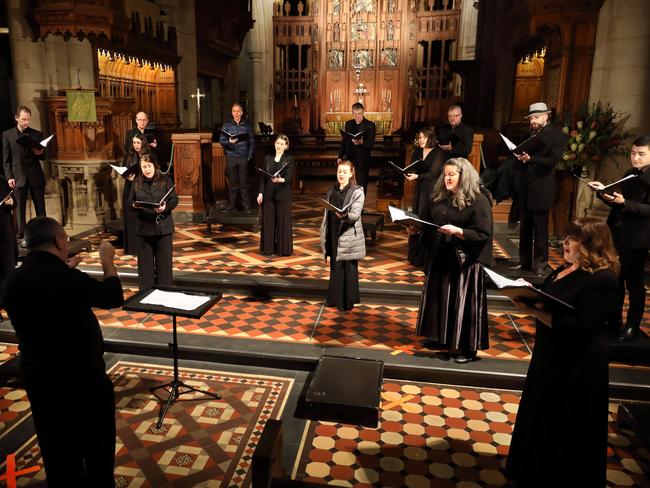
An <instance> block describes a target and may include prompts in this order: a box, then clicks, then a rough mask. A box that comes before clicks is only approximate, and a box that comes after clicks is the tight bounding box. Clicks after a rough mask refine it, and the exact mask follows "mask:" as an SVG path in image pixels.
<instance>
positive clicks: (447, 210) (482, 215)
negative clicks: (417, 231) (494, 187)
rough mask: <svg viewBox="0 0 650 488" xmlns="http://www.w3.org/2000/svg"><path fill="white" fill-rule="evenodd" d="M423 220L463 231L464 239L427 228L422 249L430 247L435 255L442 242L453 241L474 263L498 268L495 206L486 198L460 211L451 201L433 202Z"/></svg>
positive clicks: (479, 198) (431, 252)
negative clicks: (495, 258)
mask: <svg viewBox="0 0 650 488" xmlns="http://www.w3.org/2000/svg"><path fill="white" fill-rule="evenodd" d="M422 220H426V221H428V222H433V223H434V224H438V225H445V224H452V225H455V226H457V227H460V228H462V229H463V232H464V238H463V239H459V238H457V237H450V236H446V235H444V234H441V233H440V232H438V231H435V230H430V229H432V228H431V227H428V226H427V227H426V228H425V231H424V233H423V234H424V235H423V240H422V245H426V246H428V247H429V253H430V254H432V255H433V254H435V250H436V248H437V246H438V243H439V241H440V239H452V240H453V241H454V242H455V243H456V246H457V248H458V249H460V250H461V251H463V252H464V253H465V255H466V257H467V259H469V260H470V261H475V262H476V261H477V262H479V263H481V264H484V265H486V266H494V256H493V255H492V232H493V231H492V206H491V205H490V200H488V198H487V197H486V196H485V195H484V194H483V193H481V194H479V196H478V198H477V199H476V201H475V202H474V203H472V204H471V205H470V206H469V207H465V208H464V209H463V210H458V209H457V208H456V207H453V206H452V205H451V203H450V201H449V200H442V201H440V202H433V201H432V202H431V203H430V204H429V205H428V206H427V207H426V209H425V211H424V212H423V215H422Z"/></svg>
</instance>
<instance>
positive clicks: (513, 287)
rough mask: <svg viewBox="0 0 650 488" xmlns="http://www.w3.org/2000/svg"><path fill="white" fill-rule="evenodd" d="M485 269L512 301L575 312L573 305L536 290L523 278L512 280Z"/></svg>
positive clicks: (534, 306)
mask: <svg viewBox="0 0 650 488" xmlns="http://www.w3.org/2000/svg"><path fill="white" fill-rule="evenodd" d="M483 269H485V272H486V273H487V275H488V276H489V277H490V279H491V280H492V281H494V284H495V285H497V287H498V288H499V290H500V291H501V293H503V294H504V295H506V296H507V297H508V298H510V300H513V301H514V300H519V301H521V302H522V303H523V304H524V305H526V306H528V307H531V308H537V307H536V304H538V303H542V304H543V306H544V309H547V310H549V311H550V310H552V309H553V308H557V307H558V306H560V307H562V308H564V309H565V310H574V307H573V305H569V304H568V303H566V302H564V301H562V300H560V299H559V298H556V297H554V296H553V295H549V294H548V293H546V292H544V291H542V290H540V289H538V288H535V287H534V286H532V285H531V284H530V283H528V282H526V281H525V280H523V279H522V278H519V279H518V280H511V279H510V278H507V277H506V276H503V275H500V274H499V273H497V272H495V271H492V270H491V269H488V268H483Z"/></svg>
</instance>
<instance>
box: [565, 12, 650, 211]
mask: <svg viewBox="0 0 650 488" xmlns="http://www.w3.org/2000/svg"><path fill="white" fill-rule="evenodd" d="M649 14H650V4H648V2H647V0H606V1H605V3H604V4H603V6H602V7H601V9H600V13H599V15H598V29H597V32H596V42H595V46H596V48H595V52H594V61H593V69H592V72H591V83H590V87H589V103H590V104H591V103H595V102H598V101H600V102H602V103H603V104H607V103H609V104H611V105H612V107H613V108H614V110H617V111H619V112H622V113H623V114H625V116H626V117H627V120H626V124H625V125H626V128H627V129H628V130H630V131H632V132H633V133H634V134H636V135H643V134H650V111H648V110H647V107H650V92H649V91H648V86H650V58H649V57H648V52H649V51H650V30H648V28H647V19H648V15H649ZM625 144H626V145H628V146H629V145H630V144H631V141H626V142H625ZM617 162H618V164H619V167H617V166H616V163H615V162H614V161H611V160H610V161H604V162H603V164H601V165H600V166H598V168H597V170H596V171H595V172H592V174H591V175H590V176H592V177H593V178H595V179H598V180H600V181H613V180H615V179H618V178H620V177H621V176H622V174H623V173H624V172H625V170H626V169H628V168H629V167H630V161H629V158H627V157H624V156H621V157H619V158H618V161H617ZM576 206H577V212H576V216H578V217H582V216H584V215H593V216H604V215H606V214H607V213H608V211H609V208H608V207H607V206H606V205H604V204H603V203H602V202H601V201H600V200H598V199H596V198H594V195H593V192H592V191H591V190H589V189H588V188H586V185H579V187H578V197H577V202H576Z"/></svg>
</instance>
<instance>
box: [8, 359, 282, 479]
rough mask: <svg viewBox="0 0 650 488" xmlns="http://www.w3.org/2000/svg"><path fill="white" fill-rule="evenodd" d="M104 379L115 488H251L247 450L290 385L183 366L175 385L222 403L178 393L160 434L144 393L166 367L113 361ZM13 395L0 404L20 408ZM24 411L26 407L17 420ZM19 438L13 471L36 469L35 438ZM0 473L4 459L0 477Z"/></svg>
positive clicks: (162, 378) (165, 374) (163, 377)
mask: <svg viewBox="0 0 650 488" xmlns="http://www.w3.org/2000/svg"><path fill="white" fill-rule="evenodd" d="M110 375H111V379H112V381H113V383H114V385H115V393H116V402H117V419H116V425H117V447H116V461H115V466H116V468H115V480H116V486H119V487H159V486H178V487H192V486H202V487H215V488H216V487H221V486H228V487H233V488H234V487H245V486H250V470H249V468H250V463H251V459H252V453H253V451H254V449H255V446H256V445H257V441H258V440H259V436H260V435H261V432H262V429H263V427H264V424H265V422H266V420H268V419H270V418H280V417H281V415H282V412H283V410H284V408H285V406H286V401H287V398H288V394H289V392H290V391H291V389H292V387H293V382H294V380H293V379H292V378H283V377H274V376H262V375H251V374H241V373H230V372H228V373H224V372H218V371H208V370H201V369H188V368H182V369H181V371H180V377H181V380H183V381H185V382H186V383H187V384H189V385H191V386H194V387H196V388H199V389H208V390H210V391H217V392H219V393H220V394H221V395H222V397H223V398H222V399H221V400H200V401H193V399H192V395H187V396H183V397H182V398H183V400H185V399H186V398H188V399H189V400H188V401H182V402H177V403H176V404H174V405H173V406H172V408H171V409H170V411H169V412H168V414H167V416H166V417H165V420H164V423H163V427H162V428H161V429H160V430H158V429H156V425H155V424H156V421H157V416H158V409H159V403H158V401H157V400H156V398H155V397H154V396H153V395H152V394H151V393H150V392H149V388H150V387H151V386H152V385H156V384H159V383H163V382H166V381H169V380H171V379H172V370H171V368H169V367H166V366H158V365H151V364H139V363H128V362H119V363H118V364H116V365H115V366H114V367H113V368H111V370H110ZM12 393H13V392H9V393H5V392H0V394H2V396H1V397H0V398H1V401H3V402H8V403H10V404H12V405H16V404H19V403H21V402H22V400H18V399H16V398H15V395H12ZM29 414H30V412H29V405H28V404H27V408H25V409H22V410H21V415H23V416H26V415H29ZM25 434H26V438H27V439H28V440H27V441H26V442H25V444H23V446H22V447H21V448H20V449H19V450H18V452H16V469H17V470H21V469H24V468H27V467H29V466H40V467H41V468H42V461H41V458H40V452H39V449H38V442H37V440H36V438H35V436H34V435H33V433H29V432H26V433H25ZM1 438H2V437H1V434H0V440H1ZM3 457H4V453H3ZM5 468H6V466H5V464H4V459H3V463H2V464H0V473H2V472H4V470H5ZM43 479H45V471H44V470H43V469H41V470H39V471H37V472H35V473H32V474H30V475H25V476H22V477H20V478H18V486H26V485H29V484H31V483H32V482H35V481H37V480H38V481H40V480H43Z"/></svg>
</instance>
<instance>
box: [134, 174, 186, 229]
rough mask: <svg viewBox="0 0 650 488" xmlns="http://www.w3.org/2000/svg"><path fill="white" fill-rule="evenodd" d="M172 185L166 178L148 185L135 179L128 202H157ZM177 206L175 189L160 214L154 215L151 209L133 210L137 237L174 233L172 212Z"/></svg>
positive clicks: (154, 212) (163, 177)
mask: <svg viewBox="0 0 650 488" xmlns="http://www.w3.org/2000/svg"><path fill="white" fill-rule="evenodd" d="M143 180H144V179H143ZM172 185H173V183H172V181H171V179H170V178H169V177H168V176H162V178H161V179H159V180H158V181H154V182H152V183H149V182H147V181H141V180H140V179H139V178H136V179H135V181H133V186H132V187H131V195H130V198H129V201H131V202H135V201H136V200H138V201H141V202H159V201H160V199H161V198H162V197H164V196H165V193H167V192H168V191H169V189H170V188H171V187H172ZM177 205H178V195H176V189H174V190H172V192H171V193H170V195H169V196H168V197H167V206H166V208H165V211H164V212H162V213H160V214H159V213H156V211H155V210H154V209H153V208H152V207H142V208H135V212H136V216H137V220H136V222H135V233H136V234H137V235H139V236H145V237H147V236H163V235H167V234H173V233H174V220H173V219H172V210H174V209H175V208H176V206H177Z"/></svg>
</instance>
